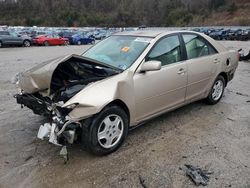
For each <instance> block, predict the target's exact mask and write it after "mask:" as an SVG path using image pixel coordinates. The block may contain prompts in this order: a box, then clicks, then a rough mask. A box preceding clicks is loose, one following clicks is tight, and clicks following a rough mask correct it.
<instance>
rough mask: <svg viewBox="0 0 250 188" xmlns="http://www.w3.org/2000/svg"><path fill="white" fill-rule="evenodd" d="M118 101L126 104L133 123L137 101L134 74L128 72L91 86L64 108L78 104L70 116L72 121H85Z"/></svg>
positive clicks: (68, 102)
mask: <svg viewBox="0 0 250 188" xmlns="http://www.w3.org/2000/svg"><path fill="white" fill-rule="evenodd" d="M117 99H119V100H121V101H123V102H124V103H125V104H126V106H127V107H128V109H129V112H130V121H132V122H133V120H134V113H133V112H134V111H135V110H134V109H135V99H134V85H133V73H132V72H129V71H126V72H123V73H121V74H118V75H116V76H113V77H110V78H107V79H104V80H101V81H98V82H95V83H92V84H90V85H89V86H87V87H85V88H84V89H83V90H82V91H80V92H79V93H77V94H76V95H75V96H74V97H72V98H71V99H70V100H69V101H67V102H66V103H65V104H64V105H63V107H67V106H69V105H71V104H74V103H78V105H77V107H76V108H74V109H73V110H72V111H71V112H70V113H69V116H70V117H71V118H72V119H85V118H87V117H89V116H92V115H94V114H96V113H99V112H100V111H101V110H102V109H103V108H104V107H105V106H106V105H108V104H109V103H111V102H112V101H114V100H117Z"/></svg>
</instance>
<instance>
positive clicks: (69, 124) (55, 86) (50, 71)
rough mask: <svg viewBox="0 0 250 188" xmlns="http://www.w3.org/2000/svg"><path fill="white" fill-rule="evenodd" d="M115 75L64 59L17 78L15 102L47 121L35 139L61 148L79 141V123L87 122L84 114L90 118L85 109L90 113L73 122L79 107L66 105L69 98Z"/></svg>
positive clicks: (79, 59) (77, 60)
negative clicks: (73, 116) (17, 90)
mask: <svg viewBox="0 0 250 188" xmlns="http://www.w3.org/2000/svg"><path fill="white" fill-rule="evenodd" d="M118 73H120V72H119V71H118V70H115V69H112V68H110V67H107V66H104V65H102V64H98V63H97V62H91V61H89V60H86V59H83V58H82V57H80V56H77V55H72V56H66V57H64V58H60V59H57V60H53V61H50V62H46V63H43V64H42V65H38V66H36V67H35V68H32V69H30V70H28V71H26V72H24V73H21V74H19V79H18V84H19V87H20V90H21V91H20V93H18V94H17V95H15V98H16V101H17V103H18V104H20V105H21V106H22V107H23V106H25V107H28V108H30V109H31V110H32V111H33V112H34V114H37V115H42V116H45V117H46V118H47V119H48V122H46V123H45V124H44V125H41V126H40V128H39V131H38V135H37V136H38V138H40V139H42V140H44V139H47V140H48V141H49V142H50V143H53V144H55V145H58V146H64V145H65V144H66V143H70V144H72V143H73V142H74V141H75V140H77V139H78V138H79V136H80V135H81V126H82V125H81V121H82V120H83V119H84V118H87V116H85V114H90V113H91V110H90V108H92V107H90V108H86V109H89V110H90V111H89V110H88V112H86V113H85V114H84V112H83V111H81V113H82V114H81V118H72V117H71V116H70V115H69V114H70V113H71V112H72V111H73V110H74V109H75V108H77V107H79V106H80V105H81V104H79V103H78V102H77V101H75V102H73V103H71V102H69V101H70V100H71V98H73V97H74V96H75V95H76V94H78V93H80V91H82V90H84V89H85V88H86V87H91V85H92V84H93V83H95V82H98V81H101V80H103V79H105V78H108V77H111V76H113V75H116V74H118ZM93 114H94V111H93Z"/></svg>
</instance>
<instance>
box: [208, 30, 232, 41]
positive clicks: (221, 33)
mask: <svg viewBox="0 0 250 188" xmlns="http://www.w3.org/2000/svg"><path fill="white" fill-rule="evenodd" d="M229 31H230V30H229V29H223V30H216V31H213V32H212V33H210V34H209V36H210V37H212V38H213V39H215V40H226V39H227V38H228V33H229Z"/></svg>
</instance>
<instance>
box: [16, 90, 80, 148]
mask: <svg viewBox="0 0 250 188" xmlns="http://www.w3.org/2000/svg"><path fill="white" fill-rule="evenodd" d="M15 98H16V100H17V103H18V104H21V106H26V107H28V108H30V109H31V110H32V111H33V112H34V113H35V114H38V115H43V116H45V117H47V118H48V122H47V123H45V124H43V125H41V126H40V128H39V131H38V134H37V137H38V138H39V139H41V140H45V139H47V140H48V141H49V142H50V143H52V144H55V145H58V146H62V145H65V144H66V143H70V144H73V142H74V141H75V140H76V139H77V137H78V135H79V134H80V132H81V131H80V130H81V123H80V122H79V120H77V119H72V118H70V116H68V114H69V112H70V111H71V109H67V108H62V107H60V106H58V104H57V103H53V102H52V101H50V100H49V99H48V98H42V97H41V96H38V95H32V94H17V95H15Z"/></svg>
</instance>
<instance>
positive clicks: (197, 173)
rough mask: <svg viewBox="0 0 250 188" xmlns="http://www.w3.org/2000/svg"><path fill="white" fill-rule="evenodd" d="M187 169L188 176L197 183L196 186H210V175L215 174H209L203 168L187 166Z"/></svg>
mask: <svg viewBox="0 0 250 188" xmlns="http://www.w3.org/2000/svg"><path fill="white" fill-rule="evenodd" d="M185 167H186V169H185V173H186V175H187V176H188V177H189V178H190V179H191V180H192V181H193V182H194V183H195V185H197V186H199V185H203V186H206V185H208V182H209V175H210V174H212V173H213V172H208V171H207V170H202V169H201V168H199V167H195V166H192V165H185Z"/></svg>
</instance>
